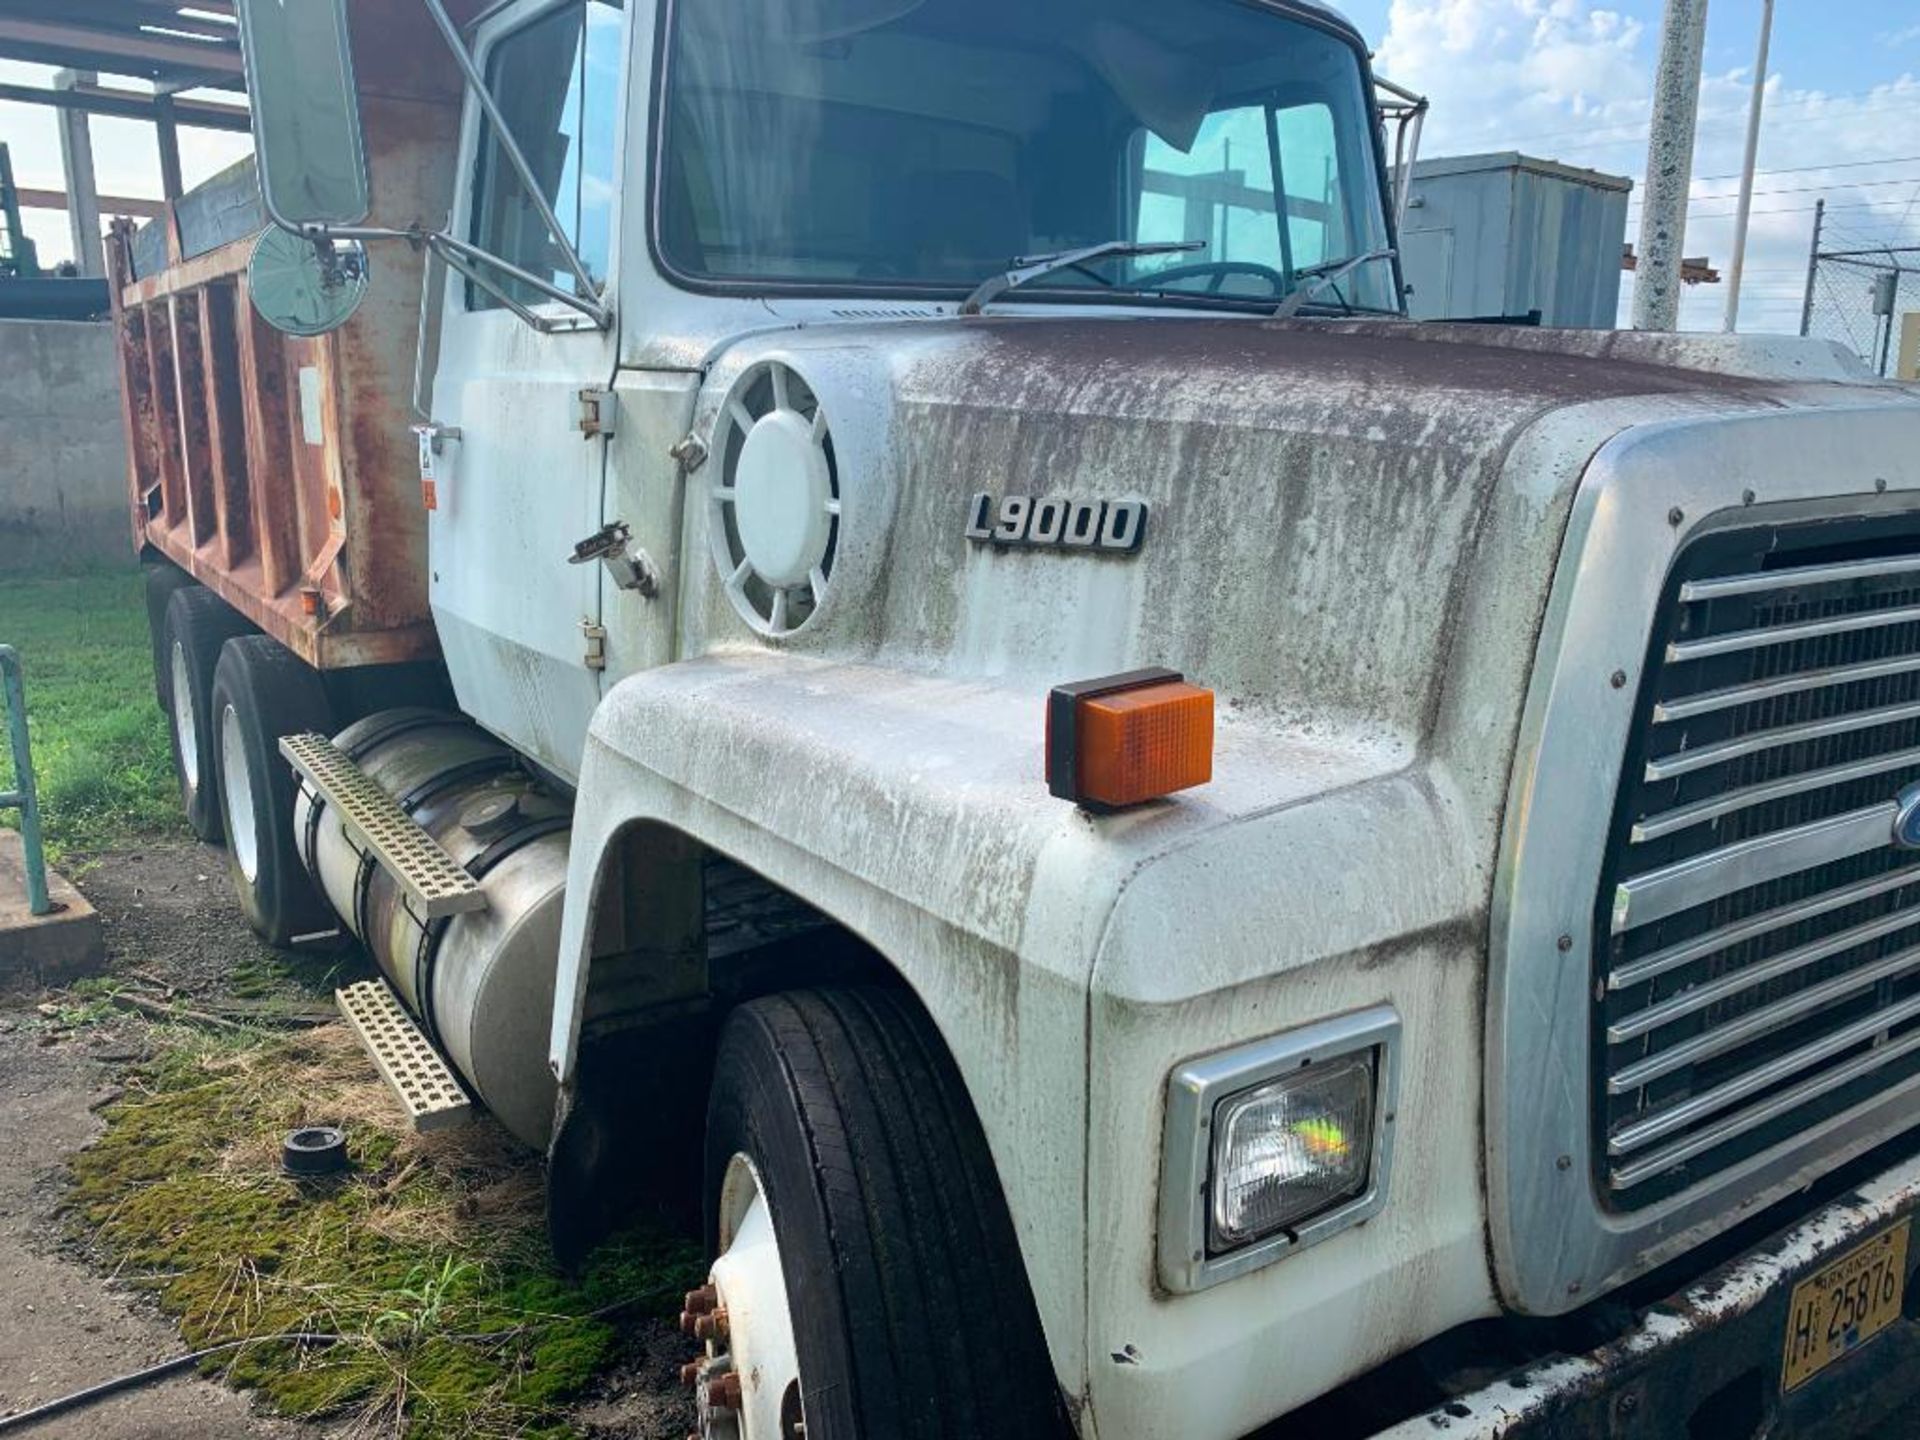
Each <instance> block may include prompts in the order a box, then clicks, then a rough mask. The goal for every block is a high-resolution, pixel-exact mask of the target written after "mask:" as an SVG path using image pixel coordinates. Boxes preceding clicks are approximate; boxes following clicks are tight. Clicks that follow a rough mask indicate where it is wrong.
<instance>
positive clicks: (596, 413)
mask: <svg viewBox="0 0 1920 1440" xmlns="http://www.w3.org/2000/svg"><path fill="white" fill-rule="evenodd" d="M576 398H577V399H578V401H579V404H580V410H579V417H578V419H577V421H576V422H575V423H576V424H578V425H579V427H580V436H581V438H582V439H585V440H598V439H605V438H607V437H610V436H611V435H612V434H613V430H614V418H615V416H617V415H618V414H619V411H620V404H619V397H617V396H616V395H615V394H614V393H613V391H611V390H598V389H588V390H582V391H581V392H580V393H579V395H578V397H576Z"/></svg>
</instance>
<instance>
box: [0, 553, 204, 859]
mask: <svg viewBox="0 0 1920 1440" xmlns="http://www.w3.org/2000/svg"><path fill="white" fill-rule="evenodd" d="M144 585H145V582H144V580H143V579H142V578H141V575H140V572H139V571H137V570H132V569H128V570H103V571H99V572H96V573H92V574H84V575H62V576H47V577H42V578H27V579H8V580H4V581H0V644H5V645H12V646H13V647H14V648H15V649H17V650H18V651H19V652H20V658H21V664H22V668H23V669H24V671H25V673H26V689H27V717H28V722H29V729H30V732H31V735H32V739H33V762H34V763H33V768H34V773H35V775H36V777H37V778H38V781H39V791H40V813H41V822H42V827H43V829H44V831H45V834H46V837H47V844H48V848H49V850H50V851H51V852H52V854H53V858H54V859H56V860H58V859H60V858H61V856H62V855H64V854H65V852H67V851H70V850H97V849H104V848H106V847H108V846H110V845H115V844H123V843H125V842H126V841H128V840H130V839H134V838H137V837H143V836H151V835H184V834H185V833H186V831H185V826H184V825H183V823H182V821H181V819H180V796H179V792H178V790H177V788H176V786H175V784H174V778H173V754H172V749H171V742H170V741H169V740H168V738H167V726H166V721H165V719H164V718H163V717H162V716H161V714H160V707H159V706H158V705H156V704H155V703H154V699H153V649H152V641H151V639H150V638H149V637H148V634H147V611H146V598H145V590H144ZM12 765H13V759H12V754H11V751H10V748H9V747H8V746H7V744H6V743H5V736H4V733H3V731H0V790H4V789H8V788H10V786H11V781H12V778H13V777H12ZM19 823H20V822H19V816H18V814H17V813H16V812H14V811H5V812H0V825H7V826H11V827H14V828H18V826H19Z"/></svg>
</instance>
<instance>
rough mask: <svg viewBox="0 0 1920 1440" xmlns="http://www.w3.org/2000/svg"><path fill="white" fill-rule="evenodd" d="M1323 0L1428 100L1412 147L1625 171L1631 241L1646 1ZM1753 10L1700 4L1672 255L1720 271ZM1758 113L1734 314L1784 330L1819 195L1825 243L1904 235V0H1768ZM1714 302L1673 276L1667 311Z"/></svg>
mask: <svg viewBox="0 0 1920 1440" xmlns="http://www.w3.org/2000/svg"><path fill="white" fill-rule="evenodd" d="M1336 3H1341V7H1342V8H1343V9H1344V10H1345V11H1346V13H1347V14H1348V15H1349V16H1350V17H1351V18H1352V19H1353V20H1354V21H1355V22H1356V23H1357V24H1358V25H1359V26H1360V28H1361V30H1362V31H1363V32H1364V33H1365V34H1366V35H1367V36H1368V37H1369V38H1370V39H1371V40H1372V41H1373V44H1374V47H1375V66H1376V69H1377V70H1378V71H1379V73H1380V74H1381V75H1383V76H1385V77H1387V78H1389V79H1392V80H1395V81H1397V82H1399V83H1400V84H1403V85H1406V86H1408V87H1409V88H1412V89H1415V90H1418V91H1420V92H1421V93H1423V94H1425V95H1426V96H1427V97H1428V98H1429V99H1430V100H1431V101H1432V102H1433V110H1432V113H1431V116H1430V118H1429V120H1428V124H1427V129H1426V135H1425V138H1424V139H1423V141H1422V144H1421V153H1422V154H1425V155H1463V154H1474V153H1478V152H1481V151H1489V150H1510V149H1512V150H1521V151H1524V152H1525V153H1527V154H1530V155H1536V156H1540V157H1542V158H1545V159H1553V160H1562V161H1565V162H1567V163H1568V164H1572V165H1582V166H1587V167H1589V168H1592V169H1596V170H1604V171H1607V172H1609V173H1612V174H1616V175H1626V176H1629V177H1631V178H1633V179H1634V180H1635V182H1636V184H1635V197H1634V201H1633V204H1632V206H1631V208H1630V210H1629V212H1628V220H1627V238H1628V240H1630V241H1631V240H1635V239H1637V237H1638V235H1639V229H1640V205H1639V186H1638V180H1639V177H1640V175H1641V173H1642V172H1643V170H1644V168H1645V165H1646V137H1647V114H1648V108H1649V104H1650V99H1651V93H1652V77H1653V71H1654V62H1655V59H1656V57H1657V54H1658V51H1659V42H1660V17H1661V14H1662V12H1663V10H1664V6H1663V5H1662V4H1661V3H1660V0H1616V3H1614V4H1611V5H1590V4H1580V3H1575V0H1336ZM1760 16H1761V0H1712V4H1711V5H1710V6H1709V8H1708V12H1707V48H1706V56H1705V60H1704V62H1703V64H1702V67H1701V69H1702V79H1701V91H1700V126H1699V131H1698V138H1697V141H1696V144H1695V148H1694V165H1693V174H1694V180H1693V188H1692V199H1691V202H1690V205H1689V210H1688V227H1687V243H1686V253H1687V254H1689V255H1706V256H1708V257H1710V258H1711V259H1712V260H1713V261H1714V263H1715V264H1716V265H1718V266H1719V267H1720V268H1721V269H1722V270H1723V271H1724V269H1725V266H1726V261H1727V257H1728V256H1729V254H1730V253H1731V250H1732V244H1733V219H1732V216H1733V211H1734V203H1735V197H1736V195H1737V193H1738V190H1739V171H1740V165H1741V160H1742V154H1743V150H1744V147H1745V140H1746V116H1747V104H1748V98H1749V94H1750V90H1751V86H1752V83H1753V64H1754V59H1755V49H1756V45H1757V42H1758V40H1759V35H1760ZM1762 114H1763V124H1762V129H1761V134H1760V154H1759V173H1758V175H1757V176H1756V179H1755V183H1754V200H1753V221H1752V230H1751V236H1750V239H1749V242H1748V251H1747V277H1746V283H1745V285H1744V286H1743V287H1742V291H1741V314H1740V318H1741V324H1740V328H1741V329H1742V330H1743V331H1746V330H1767V331H1788V332H1792V331H1796V330H1797V329H1798V328H1799V321H1800V303H1801V295H1802V292H1803V290H1804V287H1805V283H1806V269H1807V252H1808V243H1809V241H1810V239H1811V231H1812V225H1813V207H1814V203H1815V201H1817V200H1819V199H1820V198H1821V197H1822V196H1824V197H1825V198H1826V200H1827V203H1828V207H1829V209H1828V221H1827V230H1826V236H1827V243H1826V248H1830V249H1831V248H1835V247H1836V246H1846V247H1849V248H1852V247H1858V248H1865V247H1867V246H1869V245H1877V244H1883V243H1898V242H1905V243H1908V244H1920V0H1821V3H1816V0H1776V4H1775V15H1774V28H1773V46H1772V52H1771V54H1770V56H1769V59H1768V65H1767V89H1766V101H1765V105H1764V107H1763V111H1762ZM1829 268H1830V269H1831V268H1832V267H1829ZM1623 281H1624V293H1623V295H1622V314H1623V316H1624V315H1625V314H1626V313H1627V311H1628V307H1629V306H1630V303H1631V293H1632V285H1633V277H1632V276H1631V275H1628V276H1625V277H1623ZM1725 307H1726V287H1725V286H1724V285H1699V286H1691V287H1689V288H1688V291H1687V293H1686V295H1685V297H1684V299H1683V301H1682V306H1681V316H1680V321H1681V326H1682V328H1684V329H1702V330H1714V329H1719V328H1720V325H1721V323H1722V319H1723V316H1724V312H1725Z"/></svg>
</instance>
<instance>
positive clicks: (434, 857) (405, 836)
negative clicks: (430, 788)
mask: <svg viewBox="0 0 1920 1440" xmlns="http://www.w3.org/2000/svg"><path fill="white" fill-rule="evenodd" d="M280 753H281V754H282V755H284V756H285V757H286V759H287V761H288V763H289V764H291V765H292V766H293V768H294V769H295V770H296V771H298V772H299V774H300V777H301V779H303V780H304V781H305V782H306V783H307V784H308V785H310V786H312V787H313V788H314V790H315V791H317V792H318V793H319V795H320V797H321V798H322V799H323V800H325V801H326V802H327V803H328V804H329V805H331V806H333V807H334V808H335V809H336V810H337V811H338V812H339V815H340V823H341V825H342V826H343V827H344V829H345V830H346V835H347V839H348V841H350V842H351V843H352V844H354V845H356V846H358V847H360V848H361V849H363V850H368V851H371V852H372V853H373V856H374V858H375V859H377V860H378V861H379V862H380V865H381V868H382V869H384V870H385V871H386V872H387V873H388V874H389V875H391V876H393V878H394V879H395V880H396V881H398V882H399V884H400V887H401V888H402V889H403V890H405V891H406V893H407V898H408V900H409V901H410V902H411V908H412V910H413V912H414V916H415V918H417V919H419V920H420V921H421V922H423V923H424V922H427V921H431V920H442V919H445V918H446V917H447V916H449V915H459V914H462V913H464V912H465V911H468V910H484V909H486V908H487V897H486V895H485V894H484V893H483V892H482V891H481V889H480V882H479V881H477V880H475V879H474V878H473V876H471V875H469V874H468V873H467V872H466V870H465V869H463V868H462V867H461V865H460V864H459V862H458V861H456V860H455V859H454V858H453V857H452V856H451V855H449V854H448V853H447V852H446V851H445V850H444V849H442V848H441V845H440V842H439V841H438V840H435V839H434V838H433V837H432V836H431V835H429V834H428V833H427V832H426V831H424V830H422V829H421V828H420V827H419V826H418V825H416V824H414V823H413V817H412V816H410V815H408V814H407V812H406V811H404V810H402V809H401V808H400V807H399V805H397V804H396V803H395V802H394V799H393V797H392V796H391V795H389V794H387V792H386V791H384V790H382V789H381V788H380V787H379V786H378V785H376V784H375V783H374V782H373V781H372V780H371V779H370V778H369V777H368V775H367V773H366V771H364V770H362V769H361V768H360V767H359V766H358V765H356V764H354V763H353V761H352V760H350V759H348V758H347V757H346V755H344V754H342V753H341V751H340V750H339V749H338V748H337V747H336V746H335V745H334V743H333V742H332V741H331V740H329V739H327V737H326V736H324V735H288V736H285V737H283V738H282V739H281V741H280Z"/></svg>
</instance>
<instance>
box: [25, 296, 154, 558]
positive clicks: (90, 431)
mask: <svg viewBox="0 0 1920 1440" xmlns="http://www.w3.org/2000/svg"><path fill="white" fill-rule="evenodd" d="M119 384H120V370H119V366H118V364H117V362H116V360H115V358H114V345H113V328H112V326H110V325H108V324H106V323H104V322H85V321H71V320H0V573H16V572H17V571H19V570H21V569H27V568H32V569H60V568H65V567H72V566H80V565H97V564H99V563H101V562H103V561H106V562H110V563H111V562H117V563H120V564H125V565H131V564H132V563H133V541H132V539H131V538H130V536H131V532H130V530H129V528H128V524H129V522H128V519H127V450H126V445H125V444H124V443H123V442H122V440H121V436H120V390H119Z"/></svg>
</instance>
